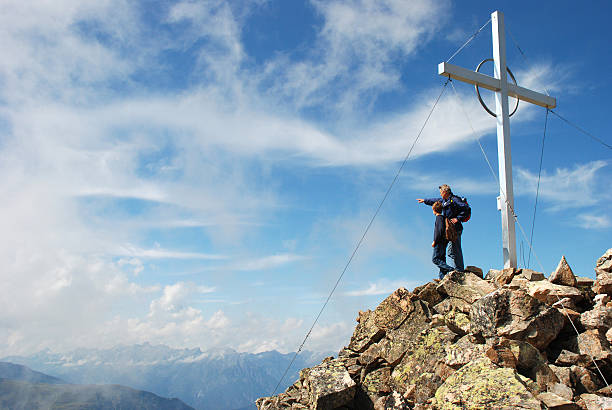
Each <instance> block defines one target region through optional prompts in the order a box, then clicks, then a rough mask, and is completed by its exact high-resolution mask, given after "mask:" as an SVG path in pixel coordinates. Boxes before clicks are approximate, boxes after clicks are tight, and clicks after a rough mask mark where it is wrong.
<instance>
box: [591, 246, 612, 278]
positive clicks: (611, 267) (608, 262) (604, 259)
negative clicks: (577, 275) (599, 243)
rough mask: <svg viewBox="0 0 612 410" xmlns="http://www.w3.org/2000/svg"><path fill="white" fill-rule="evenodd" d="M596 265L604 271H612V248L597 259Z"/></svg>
mask: <svg viewBox="0 0 612 410" xmlns="http://www.w3.org/2000/svg"><path fill="white" fill-rule="evenodd" d="M595 267H596V268H597V269H600V270H602V271H604V272H608V273H612V248H610V249H608V250H607V251H606V253H604V254H603V255H601V257H600V258H599V259H597V262H596V263H595Z"/></svg>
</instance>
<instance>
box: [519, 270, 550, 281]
mask: <svg viewBox="0 0 612 410" xmlns="http://www.w3.org/2000/svg"><path fill="white" fill-rule="evenodd" d="M518 276H519V277H521V278H525V279H527V280H528V281H529V282H537V281H539V280H544V279H546V277H545V276H544V274H543V273H542V272H536V271H534V270H531V269H526V268H523V269H521V273H520V274H519V275H518Z"/></svg>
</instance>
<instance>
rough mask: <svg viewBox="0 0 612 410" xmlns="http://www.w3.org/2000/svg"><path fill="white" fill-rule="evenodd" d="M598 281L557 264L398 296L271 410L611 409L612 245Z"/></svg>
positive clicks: (362, 316) (362, 320)
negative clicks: (547, 269) (546, 271)
mask: <svg viewBox="0 0 612 410" xmlns="http://www.w3.org/2000/svg"><path fill="white" fill-rule="evenodd" d="M595 272H596V275H597V276H596V277H597V279H596V280H595V281H593V280H592V279H589V278H585V277H576V276H574V273H573V271H572V269H571V268H570V266H569V264H568V261H567V260H566V259H565V257H563V258H562V259H561V262H560V263H559V266H558V267H557V269H556V270H555V272H553V273H552V274H551V275H550V276H549V277H548V279H547V278H546V277H545V276H544V275H543V274H542V273H539V272H535V271H533V270H529V269H514V268H511V269H503V270H490V271H489V272H488V273H487V275H486V276H484V277H483V274H482V273H483V272H482V270H481V269H479V268H476V267H468V268H467V271H465V272H456V271H454V272H451V273H449V274H448V275H446V277H445V278H444V279H443V280H441V281H438V280H434V281H433V282H429V283H427V284H425V285H423V286H419V287H417V288H415V289H414V290H413V291H412V292H409V291H408V290H406V289H404V288H400V289H398V290H396V291H395V292H393V294H391V295H390V296H388V297H387V298H386V299H385V300H384V301H383V302H382V303H381V304H380V305H379V306H378V307H377V308H376V309H374V310H373V311H371V310H368V311H366V312H359V316H358V317H357V322H358V324H357V326H356V327H355V331H354V332H353V336H352V337H351V340H350V342H349V344H348V346H347V347H344V348H343V349H342V350H341V351H340V352H339V353H338V357H336V358H334V357H328V358H326V359H324V360H323V362H322V363H321V364H319V365H317V366H314V367H312V368H307V369H303V370H302V371H301V372H300V378H299V380H297V381H296V382H295V383H294V384H293V385H292V386H290V387H289V388H288V389H287V390H286V391H285V392H284V393H281V394H279V395H278V396H274V397H264V398H260V399H258V400H257V403H256V404H257V407H258V409H259V410H272V409H321V410H323V409H376V410H379V409H381V410H382V409H559V410H560V409H588V410H595V409H612V389H611V388H610V386H609V385H608V384H607V383H608V382H609V381H612V350H611V349H610V343H611V342H612V330H611V329H610V327H611V325H612V249H609V250H608V251H607V252H606V253H605V254H604V255H603V256H602V257H601V258H599V260H598V261H597V262H596V266H595Z"/></svg>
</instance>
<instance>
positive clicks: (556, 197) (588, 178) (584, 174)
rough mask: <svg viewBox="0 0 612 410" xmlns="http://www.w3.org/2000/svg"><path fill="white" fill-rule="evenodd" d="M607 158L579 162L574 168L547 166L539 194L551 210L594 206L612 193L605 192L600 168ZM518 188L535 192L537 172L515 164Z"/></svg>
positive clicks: (605, 199) (607, 198)
mask: <svg viewBox="0 0 612 410" xmlns="http://www.w3.org/2000/svg"><path fill="white" fill-rule="evenodd" d="M607 165H608V163H607V162H606V161H602V160H599V161H592V162H589V163H586V164H577V165H575V166H574V167H573V168H557V169H555V171H554V172H547V171H546V170H544V171H543V172H542V175H541V176H540V191H539V192H540V193H539V195H540V198H541V199H542V200H543V201H544V203H545V204H546V206H547V207H548V208H549V209H550V210H551V211H560V210H562V209H571V208H582V207H586V206H592V205H594V204H596V203H598V202H600V201H607V200H609V198H610V195H609V194H608V193H606V192H602V191H601V190H600V189H599V187H600V186H602V185H601V184H602V182H603V181H602V178H603V176H602V175H601V173H602V172H601V171H603V170H604V168H605V167H606V166H607ZM516 176H517V185H518V187H519V192H523V193H530V194H532V195H535V193H536V189H537V184H538V176H537V174H535V173H534V172H531V171H529V170H526V169H523V168H519V167H517V168H516Z"/></svg>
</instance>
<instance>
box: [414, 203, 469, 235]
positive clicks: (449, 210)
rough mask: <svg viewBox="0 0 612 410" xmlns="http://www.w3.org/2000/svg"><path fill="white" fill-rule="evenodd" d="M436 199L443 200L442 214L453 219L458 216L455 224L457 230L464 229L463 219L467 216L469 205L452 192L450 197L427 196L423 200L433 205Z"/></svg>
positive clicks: (458, 231)
mask: <svg viewBox="0 0 612 410" xmlns="http://www.w3.org/2000/svg"><path fill="white" fill-rule="evenodd" d="M436 201H440V202H442V215H444V217H445V218H448V219H453V218H457V223H456V224H455V230H456V231H457V233H460V232H462V231H463V224H462V223H461V219H462V218H464V217H466V216H467V215H466V213H465V212H466V211H467V205H466V204H465V203H464V202H463V201H462V200H461V198H459V197H458V196H457V195H454V194H451V195H450V196H449V197H448V199H442V198H426V199H424V200H423V202H424V203H425V204H427V205H429V206H431V205H433V204H434V203H435V202H436Z"/></svg>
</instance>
